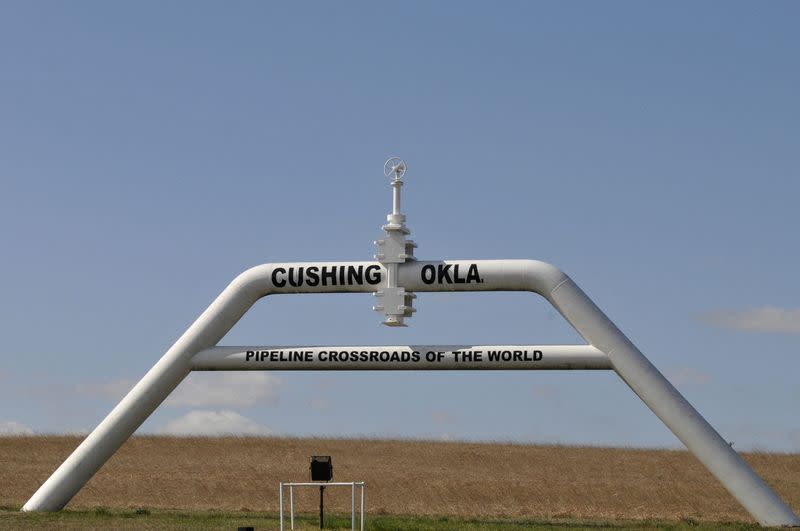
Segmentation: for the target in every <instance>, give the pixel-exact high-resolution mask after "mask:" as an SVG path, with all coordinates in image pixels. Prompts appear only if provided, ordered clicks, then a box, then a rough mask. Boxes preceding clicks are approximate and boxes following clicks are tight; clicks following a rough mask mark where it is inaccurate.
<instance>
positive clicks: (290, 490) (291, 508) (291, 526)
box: [281, 485, 294, 529]
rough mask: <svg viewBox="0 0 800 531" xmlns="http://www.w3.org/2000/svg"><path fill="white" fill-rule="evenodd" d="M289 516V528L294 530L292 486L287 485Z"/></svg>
mask: <svg viewBox="0 0 800 531" xmlns="http://www.w3.org/2000/svg"><path fill="white" fill-rule="evenodd" d="M289 515H290V516H289V518H290V520H289V528H290V529H294V485H289ZM281 517H283V515H281Z"/></svg>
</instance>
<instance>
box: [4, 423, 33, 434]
mask: <svg viewBox="0 0 800 531" xmlns="http://www.w3.org/2000/svg"><path fill="white" fill-rule="evenodd" d="M0 435H33V430H32V429H30V428H29V427H27V426H25V425H24V424H20V423H19V422H14V421H13V420H8V421H5V422H4V421H0Z"/></svg>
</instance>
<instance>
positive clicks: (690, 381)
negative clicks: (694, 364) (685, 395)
mask: <svg viewBox="0 0 800 531" xmlns="http://www.w3.org/2000/svg"><path fill="white" fill-rule="evenodd" d="M664 372H665V375H666V377H667V379H668V380H669V381H670V382H672V385H674V386H675V387H686V386H689V385H703V384H704V383H706V382H708V375H707V374H706V373H704V372H700V371H696V370H694V369H692V368H691V367H678V368H676V369H669V370H666V371H664Z"/></svg>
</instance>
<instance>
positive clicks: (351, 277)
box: [347, 266, 364, 285]
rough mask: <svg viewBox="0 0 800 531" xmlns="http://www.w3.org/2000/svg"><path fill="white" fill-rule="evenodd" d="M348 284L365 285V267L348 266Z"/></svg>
mask: <svg viewBox="0 0 800 531" xmlns="http://www.w3.org/2000/svg"><path fill="white" fill-rule="evenodd" d="M347 283H348V284H359V285H360V284H363V283H364V266H358V267H356V266H348V267H347Z"/></svg>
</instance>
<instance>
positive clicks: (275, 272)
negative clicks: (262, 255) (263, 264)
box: [272, 267, 286, 288]
mask: <svg viewBox="0 0 800 531" xmlns="http://www.w3.org/2000/svg"><path fill="white" fill-rule="evenodd" d="M278 274H284V275H285V274H286V270H285V269H284V268H282V267H276V268H275V269H273V270H272V285H273V286H275V287H276V288H282V287H284V286H285V285H286V281H285V280H278Z"/></svg>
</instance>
